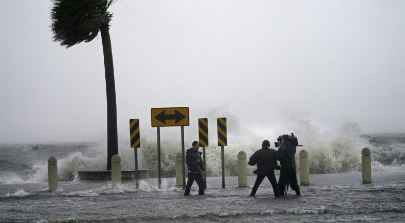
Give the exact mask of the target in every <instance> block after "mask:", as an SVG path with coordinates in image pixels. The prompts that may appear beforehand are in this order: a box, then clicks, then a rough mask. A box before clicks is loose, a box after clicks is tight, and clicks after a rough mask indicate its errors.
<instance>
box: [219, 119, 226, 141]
mask: <svg viewBox="0 0 405 223" xmlns="http://www.w3.org/2000/svg"><path fill="white" fill-rule="evenodd" d="M217 128H218V146H226V145H227V144H228V140H227V134H226V118H217Z"/></svg>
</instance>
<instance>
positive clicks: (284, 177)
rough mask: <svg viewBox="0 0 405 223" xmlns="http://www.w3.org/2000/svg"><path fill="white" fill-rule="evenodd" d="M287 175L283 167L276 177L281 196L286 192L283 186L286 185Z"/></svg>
mask: <svg viewBox="0 0 405 223" xmlns="http://www.w3.org/2000/svg"><path fill="white" fill-rule="evenodd" d="M287 182H288V177H287V172H286V170H285V169H281V170H280V178H279V179H278V191H279V193H280V195H281V196H283V195H285V194H286V191H285V186H286V185H287Z"/></svg>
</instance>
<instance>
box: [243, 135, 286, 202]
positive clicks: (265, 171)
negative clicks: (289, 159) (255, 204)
mask: <svg viewBox="0 0 405 223" xmlns="http://www.w3.org/2000/svg"><path fill="white" fill-rule="evenodd" d="M269 147H270V142H269V141H268V140H264V141H263V143H262V148H261V149H259V150H257V151H256V152H255V153H254V154H253V155H252V156H251V157H250V159H249V165H251V166H254V165H256V164H257V170H255V171H254V173H256V174H257V178H256V182H255V185H254V186H253V188H252V192H251V193H250V196H255V194H256V191H257V188H259V186H260V184H261V183H262V181H263V179H264V178H265V177H267V178H268V179H269V181H270V183H271V186H272V187H273V192H274V196H275V197H279V196H280V193H279V190H278V186H277V180H276V176H275V175H274V169H280V167H279V166H278V165H277V151H276V150H274V149H270V148H269Z"/></svg>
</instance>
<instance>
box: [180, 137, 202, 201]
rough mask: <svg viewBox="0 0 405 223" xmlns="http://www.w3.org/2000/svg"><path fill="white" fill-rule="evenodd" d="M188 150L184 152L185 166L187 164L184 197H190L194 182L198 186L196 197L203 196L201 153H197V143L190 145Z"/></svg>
mask: <svg viewBox="0 0 405 223" xmlns="http://www.w3.org/2000/svg"><path fill="white" fill-rule="evenodd" d="M192 146H193V147H191V148H190V149H188V150H187V152H186V164H187V170H188V174H187V177H188V179H187V184H186V190H185V191H184V195H185V196H188V195H190V189H191V186H192V185H193V183H194V180H195V181H196V182H197V184H198V195H204V189H205V183H204V178H203V171H204V165H203V161H202V159H201V152H198V149H199V145H198V142H197V141H194V142H193V143H192Z"/></svg>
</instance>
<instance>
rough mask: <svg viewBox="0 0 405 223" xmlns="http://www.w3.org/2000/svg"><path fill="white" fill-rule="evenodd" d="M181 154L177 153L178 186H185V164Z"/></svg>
mask: <svg viewBox="0 0 405 223" xmlns="http://www.w3.org/2000/svg"><path fill="white" fill-rule="evenodd" d="M181 155H182V154H181V153H177V155H176V187H182V186H183V173H182V172H183V166H182V165H181V163H182V162H183V159H182V157H181Z"/></svg>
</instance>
